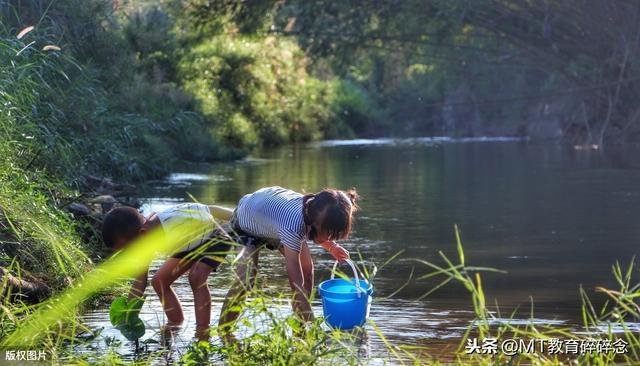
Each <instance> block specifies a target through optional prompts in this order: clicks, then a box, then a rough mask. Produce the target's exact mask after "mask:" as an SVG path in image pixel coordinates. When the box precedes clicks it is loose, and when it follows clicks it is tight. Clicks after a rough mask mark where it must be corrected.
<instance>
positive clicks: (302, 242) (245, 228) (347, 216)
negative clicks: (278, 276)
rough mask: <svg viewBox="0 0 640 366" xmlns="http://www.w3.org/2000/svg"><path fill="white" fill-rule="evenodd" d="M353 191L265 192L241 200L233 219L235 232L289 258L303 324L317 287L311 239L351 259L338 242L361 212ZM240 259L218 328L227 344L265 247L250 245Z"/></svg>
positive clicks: (276, 189)
mask: <svg viewBox="0 0 640 366" xmlns="http://www.w3.org/2000/svg"><path fill="white" fill-rule="evenodd" d="M356 199H357V193H356V191H355V189H352V190H350V191H347V192H344V191H339V190H335V189H324V190H322V191H320V192H318V193H314V194H307V195H302V194H300V193H297V192H294V191H292V190H289V189H285V188H282V187H268V188H262V189H260V190H258V191H256V192H253V193H250V194H247V195H245V196H244V197H242V199H240V201H239V203H238V207H237V208H236V210H235V211H234V213H233V216H232V218H231V227H232V228H233V230H234V231H236V232H240V233H242V234H247V235H250V236H253V237H256V238H258V242H266V243H267V244H266V246H267V247H268V248H269V249H277V250H279V251H280V253H282V255H283V256H284V258H285V268H286V270H287V274H288V276H289V284H290V285H291V289H292V290H293V292H294V301H293V303H292V306H293V310H294V312H295V313H296V314H297V315H298V316H299V317H300V318H302V319H303V320H306V321H308V320H311V319H312V318H313V313H312V311H311V305H310V304H309V296H310V295H311V291H312V289H313V259H312V258H311V254H310V252H309V246H308V244H307V242H308V241H313V242H314V243H316V244H318V245H320V246H321V247H322V248H324V249H325V250H326V251H328V252H329V253H331V255H332V256H333V257H334V258H335V259H336V260H338V261H343V260H345V259H348V258H349V252H348V251H347V250H345V249H344V248H343V247H341V246H340V245H338V244H337V243H336V242H335V240H340V239H345V238H347V237H348V236H349V234H350V232H351V224H352V216H353V213H354V212H355V211H356V209H357V205H356ZM244 244H245V245H244V247H242V248H241V250H240V253H239V254H238V257H237V258H236V261H237V262H238V266H237V268H236V280H235V281H234V283H233V284H232V286H231V288H230V289H229V292H228V293H227V296H226V299H225V302H224V305H223V307H222V313H221V315H220V321H219V325H220V326H221V328H222V329H223V330H224V332H223V335H224V336H225V338H226V340H232V339H233V336H232V335H231V334H230V333H229V332H228V331H229V329H230V328H231V326H232V325H233V323H234V322H235V321H236V319H237V318H238V317H239V315H240V313H239V311H238V310H237V309H238V307H237V306H238V305H241V304H242V303H243V302H244V298H245V295H246V292H247V290H248V289H250V288H251V287H252V286H253V283H254V280H255V276H256V274H257V271H258V257H259V252H260V249H261V248H262V247H263V246H264V245H258V244H256V242H255V241H247V242H245V243H244Z"/></svg>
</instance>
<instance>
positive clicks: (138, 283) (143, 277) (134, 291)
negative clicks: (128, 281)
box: [129, 268, 149, 300]
mask: <svg viewBox="0 0 640 366" xmlns="http://www.w3.org/2000/svg"><path fill="white" fill-rule="evenodd" d="M148 276H149V269H148V268H146V269H145V270H144V271H143V273H141V274H140V275H139V276H138V277H136V279H135V280H134V281H133V285H131V290H130V291H129V300H131V299H134V298H140V299H142V298H144V290H145V289H146V288H147V277H148Z"/></svg>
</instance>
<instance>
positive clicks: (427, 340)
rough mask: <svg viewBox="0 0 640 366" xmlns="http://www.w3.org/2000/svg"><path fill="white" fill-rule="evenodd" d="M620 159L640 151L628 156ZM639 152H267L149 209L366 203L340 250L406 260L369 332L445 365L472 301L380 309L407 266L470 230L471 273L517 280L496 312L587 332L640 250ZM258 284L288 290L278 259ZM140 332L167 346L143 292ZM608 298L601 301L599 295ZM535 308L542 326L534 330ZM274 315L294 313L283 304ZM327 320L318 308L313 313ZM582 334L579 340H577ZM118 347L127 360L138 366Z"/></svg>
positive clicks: (197, 177) (217, 289)
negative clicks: (304, 196) (307, 195)
mask: <svg viewBox="0 0 640 366" xmlns="http://www.w3.org/2000/svg"><path fill="white" fill-rule="evenodd" d="M625 149H634V148H632V147H626V148H625ZM629 156H637V155H634V154H631V153H630V151H624V152H622V153H621V152H619V151H617V150H610V149H608V150H606V151H576V150H573V149H571V148H566V147H562V146H558V145H540V144H533V143H529V142H526V141H513V140H511V139H507V140H504V139H498V140H489V139H486V138H485V139H474V140H469V139H464V140H451V139H438V138H431V139H411V140H401V141H398V140H390V139H382V140H355V141H328V142H322V143H316V144H310V145H301V146H290V147H284V148H279V149H274V150H266V151H262V152H260V153H258V154H256V156H255V157H253V158H251V159H246V160H243V161H241V162H237V163H227V164H215V165H200V166H191V167H188V168H185V169H184V171H181V172H176V173H175V174H172V175H171V176H169V177H168V178H167V179H165V180H162V181H158V182H153V184H152V190H151V191H150V192H149V195H148V197H149V198H147V199H146V201H145V202H146V203H145V205H144V207H143V209H144V211H145V213H150V212H152V211H158V210H161V209H163V208H164V207H167V206H169V205H173V204H176V203H179V202H182V201H188V200H190V198H189V195H190V194H191V195H193V196H194V197H195V198H196V199H197V200H199V201H200V202H204V203H212V204H213V203H215V204H222V205H228V206H235V203H236V202H237V200H238V199H239V198H240V197H242V195H244V194H245V193H248V192H251V191H254V190H256V189H258V188H260V187H264V186H271V185H280V186H284V187H288V188H291V189H294V190H297V191H307V192H310V191H316V190H319V189H321V188H323V187H327V186H329V187H337V188H349V187H357V188H358V191H359V193H360V194H361V196H362V197H363V200H362V202H361V208H362V209H361V211H360V212H359V213H358V215H357V218H356V220H357V222H356V226H355V229H356V231H355V233H354V235H353V237H352V238H351V239H349V240H348V241H346V243H344V246H345V247H347V249H349V250H350V251H351V252H352V253H355V252H360V253H361V255H362V257H363V258H364V259H365V260H367V261H370V262H375V263H378V264H380V263H382V262H384V261H385V260H386V259H387V258H390V257H391V256H393V255H394V254H396V253H397V252H398V251H399V250H404V253H403V255H402V259H399V260H397V261H394V262H392V263H391V264H390V265H389V266H387V267H385V268H384V269H383V270H382V271H380V273H379V274H378V276H377V277H376V278H375V280H374V285H375V293H374V298H375V302H374V304H373V307H372V310H371V316H372V319H373V320H374V321H375V323H376V324H377V325H378V326H379V327H380V329H381V330H382V332H383V333H384V334H385V336H386V337H388V340H390V341H391V342H393V343H397V344H409V345H416V346H424V347H426V349H427V352H428V353H430V354H431V355H432V356H436V357H437V358H445V359H447V358H448V357H447V356H448V355H450V354H451V353H453V352H454V350H455V349H456V348H457V346H458V343H459V340H460V337H461V336H462V335H463V334H464V332H465V330H466V329H467V327H468V326H469V324H470V322H471V321H472V318H473V313H472V312H471V308H470V300H469V296H468V294H467V292H466V291H465V290H464V288H463V287H461V286H456V285H450V286H449V285H448V286H445V287H444V288H442V289H440V290H438V291H437V292H435V293H434V294H432V295H431V296H429V297H428V298H427V299H424V300H418V299H419V298H420V296H421V295H422V294H424V293H426V292H427V291H429V290H430V289H431V288H432V287H433V286H434V285H435V284H436V283H432V282H428V281H418V282H416V281H413V282H411V283H410V284H409V285H408V286H406V287H405V288H404V289H403V290H402V291H400V292H399V293H398V294H397V295H396V296H395V297H394V298H393V299H385V297H386V296H388V295H389V294H391V293H394V292H395V291H396V290H397V289H398V287H399V286H401V285H402V284H404V283H405V281H406V280H407V279H408V278H409V274H410V273H411V270H412V268H413V267H415V273H416V275H418V276H419V275H422V274H425V273H428V272H429V270H428V269H427V268H426V267H424V266H419V265H417V264H416V263H415V262H412V261H411V260H410V258H421V259H425V260H429V261H436V262H437V261H438V251H443V252H444V253H446V254H447V255H449V254H451V253H453V252H454V250H455V245H454V243H455V242H454V237H453V225H454V224H458V225H459V227H460V228H461V229H462V235H463V242H464V244H465V252H466V256H467V262H468V263H472V264H473V265H478V266H486V267H493V268H499V269H503V270H506V271H507V272H508V273H507V274H506V275H505V274H497V273H487V274H485V275H483V283H484V288H485V290H486V292H487V299H488V302H489V303H497V304H498V305H499V306H500V309H501V310H502V313H501V314H497V313H496V316H497V317H498V320H497V321H500V319H504V315H505V314H511V312H512V311H514V309H520V310H519V311H516V312H515V317H516V319H515V320H511V321H515V322H518V321H520V322H529V323H534V324H540V325H544V324H565V325H567V326H568V327H571V326H573V325H576V326H577V324H579V319H578V316H579V314H580V312H579V306H580V298H579V293H578V288H579V286H580V285H582V286H583V287H584V288H585V289H586V290H587V292H588V293H589V294H590V295H593V296H594V300H595V301H596V303H597V302H598V301H599V300H601V299H602V297H598V295H595V294H593V289H594V288H595V287H596V286H605V287H607V286H608V285H611V284H612V281H611V280H610V279H611V278H612V276H611V275H610V273H611V272H610V268H611V265H612V264H613V263H615V262H616V261H617V260H619V261H621V262H622V263H625V262H627V261H628V260H629V259H630V258H631V257H632V256H633V255H634V254H637V238H638V237H640V225H638V222H637V217H640V188H639V187H640V166H639V165H638V161H635V160H632V159H631V160H630V159H628V158H627V157H629ZM312 253H313V255H314V257H315V260H316V276H317V282H320V281H322V280H324V279H326V278H327V277H328V275H329V270H330V267H331V265H332V261H331V258H330V256H328V255H327V254H326V253H324V252H323V251H322V250H321V249H320V248H316V247H313V248H312ZM260 276H261V278H263V279H267V280H266V281H265V283H266V286H267V287H272V288H273V291H274V292H278V291H281V290H283V289H287V288H288V283H287V280H286V277H285V271H284V262H283V260H282V258H279V257H277V256H275V255H273V254H272V253H269V254H267V256H266V258H264V260H261V274H260ZM229 282H230V271H228V270H227V269H223V270H222V271H220V272H219V273H216V274H214V275H212V277H211V279H210V286H211V288H212V295H213V311H214V314H212V315H213V316H212V319H217V316H218V312H219V311H220V307H221V303H222V298H223V296H224V295H225V293H226V290H227V288H228V284H229ZM175 288H176V291H177V292H178V294H179V297H180V298H181V299H182V301H183V306H184V309H185V315H186V317H187V319H186V322H185V326H184V327H183V328H181V329H180V330H179V331H177V332H176V333H175V334H174V336H173V342H172V343H171V345H170V346H169V347H165V348H163V347H161V343H150V344H148V349H149V350H150V351H157V350H159V349H164V352H165V353H166V354H167V357H169V356H170V357H178V358H179V356H180V355H181V354H182V353H183V352H184V350H185V349H186V347H187V345H188V344H189V343H190V342H191V338H192V336H193V332H194V329H192V328H193V324H194V319H193V311H192V308H193V302H192V295H191V291H190V289H189V286H188V283H187V281H186V279H180V280H178V282H177V283H176V285H175ZM147 295H148V300H147V302H146V303H145V305H144V307H143V310H142V314H141V318H142V319H143V320H144V321H145V322H146V323H147V325H148V327H147V334H146V335H145V337H144V338H153V339H158V340H159V339H160V337H159V334H160V326H161V325H162V324H163V320H164V319H163V316H164V315H163V313H162V311H161V306H160V303H159V301H158V299H157V296H156V295H155V294H153V292H152V291H150V290H148V291H147ZM600 296H601V295H600ZM531 298H533V299H534V304H535V305H534V316H533V317H531ZM278 311H281V312H282V313H283V314H286V313H288V312H289V311H290V310H289V306H288V304H286V303H282V304H280V305H279V306H278ZM314 311H315V312H316V314H318V315H320V313H321V307H320V303H319V302H318V301H316V302H315V303H314ZM84 320H85V323H86V324H88V325H89V326H90V327H93V328H98V327H104V330H103V331H102V334H101V337H99V338H97V339H96V340H95V341H94V346H98V343H101V345H102V347H104V341H105V339H106V338H110V337H115V338H116V339H119V338H118V337H120V335H119V333H118V331H117V330H114V329H112V328H111V326H110V325H109V319H108V313H107V311H106V310H105V309H96V310H93V311H90V312H88V313H87V314H86V315H85V318H84ZM577 330H578V329H576V331H577ZM368 333H369V334H368V336H367V337H365V338H364V339H363V340H362V342H361V343H360V344H354V347H357V348H359V349H360V353H361V355H362V356H363V357H365V358H367V359H368V360H369V361H370V362H372V363H375V361H376V360H382V359H384V357H386V352H387V351H386V347H384V345H383V343H382V341H381V340H380V339H379V338H378V337H377V336H376V335H375V334H374V333H373V332H371V331H369V332H368ZM127 347H128V345H127V344H126V342H125V343H123V344H122V345H121V346H120V347H119V348H118V351H119V352H120V353H122V354H126V355H127V357H133V354H132V352H130V351H127Z"/></svg>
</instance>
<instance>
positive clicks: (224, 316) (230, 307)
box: [218, 245, 259, 341]
mask: <svg viewBox="0 0 640 366" xmlns="http://www.w3.org/2000/svg"><path fill="white" fill-rule="evenodd" d="M258 259H259V250H258V249H257V248H256V247H255V246H253V245H247V246H245V247H243V248H242V250H241V251H240V254H238V256H237V257H236V261H237V267H236V278H235V280H234V281H233V284H232V285H231V288H229V292H227V296H226V298H225V299H224V304H223V305H222V312H221V313H220V320H219V321H218V327H220V329H221V330H222V333H223V334H222V337H223V340H225V341H228V340H231V339H233V335H231V334H230V332H229V330H230V329H231V327H232V326H233V324H234V323H235V321H236V320H237V319H238V317H239V316H240V311H239V310H238V307H239V306H241V305H242V303H243V302H244V299H245V297H246V295H247V291H248V290H249V289H251V288H252V287H253V284H254V282H255V278H256V274H257V273H258Z"/></svg>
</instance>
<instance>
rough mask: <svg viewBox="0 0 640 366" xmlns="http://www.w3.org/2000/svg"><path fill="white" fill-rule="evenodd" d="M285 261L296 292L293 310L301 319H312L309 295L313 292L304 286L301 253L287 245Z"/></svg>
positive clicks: (290, 282) (290, 281)
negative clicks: (309, 291)
mask: <svg viewBox="0 0 640 366" xmlns="http://www.w3.org/2000/svg"><path fill="white" fill-rule="evenodd" d="M284 261H285V266H286V267H287V274H288V275H289V284H290V285H291V289H292V290H293V292H294V297H293V302H292V304H291V305H292V306H293V311H294V312H295V313H296V315H298V316H299V317H300V318H301V319H303V320H305V321H311V320H313V312H312V311H311V304H310V303H309V296H310V295H311V294H310V293H307V290H306V289H305V286H304V277H303V273H302V268H301V265H300V253H298V252H296V251H294V250H293V249H289V248H287V247H285V248H284Z"/></svg>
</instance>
